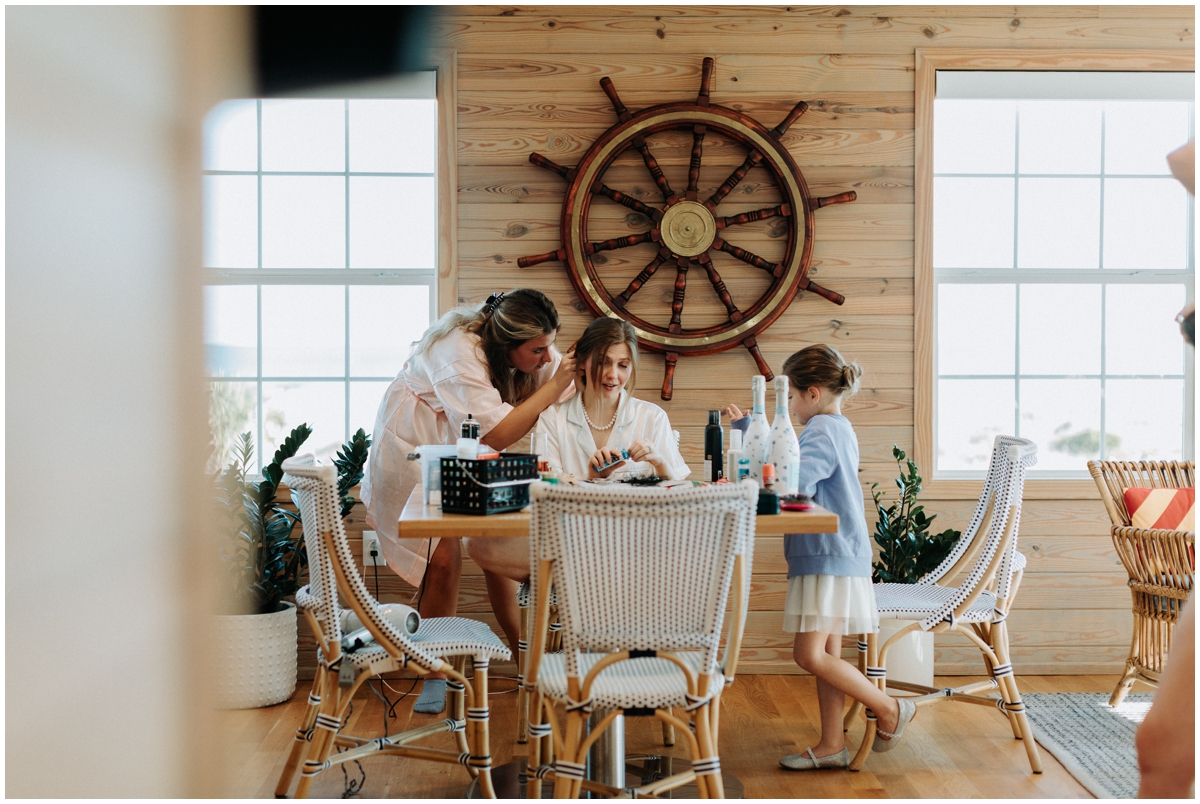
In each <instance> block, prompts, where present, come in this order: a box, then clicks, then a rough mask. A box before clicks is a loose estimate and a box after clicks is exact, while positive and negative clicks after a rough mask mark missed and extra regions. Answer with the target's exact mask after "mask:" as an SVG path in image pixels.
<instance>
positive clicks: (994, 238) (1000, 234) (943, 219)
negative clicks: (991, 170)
mask: <svg viewBox="0 0 1200 804" xmlns="http://www.w3.org/2000/svg"><path fill="white" fill-rule="evenodd" d="M933 188H934V189H933V264H934V267H936V268H1011V267H1012V249H1013V180H1012V179H950V178H935V179H934V180H933Z"/></svg>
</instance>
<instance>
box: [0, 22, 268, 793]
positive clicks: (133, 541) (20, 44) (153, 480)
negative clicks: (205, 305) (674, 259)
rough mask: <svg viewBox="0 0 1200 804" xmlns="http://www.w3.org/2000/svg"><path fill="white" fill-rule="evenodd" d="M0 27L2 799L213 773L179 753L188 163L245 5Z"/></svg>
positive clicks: (187, 713) (187, 562) (166, 785)
mask: <svg viewBox="0 0 1200 804" xmlns="http://www.w3.org/2000/svg"><path fill="white" fill-rule="evenodd" d="M5 27H6V30H5V39H6V54H5V58H6V135H7V141H6V169H7V175H6V187H5V202H6V204H5V210H6V238H7V240H6V252H5V258H6V288H5V290H6V295H5V314H6V331H5V336H6V349H5V357H6V385H5V390H6V393H5V402H6V421H5V425H6V427H5V430H6V454H5V459H6V460H5V465H6V473H5V479H6V484H5V494H6V511H5V525H6V540H5V558H6V567H5V570H6V571H5V582H6V587H5V603H6V617H5V619H6V649H7V650H6V667H5V669H6V690H5V692H6V700H5V703H6V738H7V739H6V749H5V752H6V771H5V773H6V779H5V781H6V791H5V792H6V794H7V795H9V796H21V797H24V796H88V797H99V796H179V795H187V794H189V793H192V794H194V793H199V792H203V791H205V790H212V789H213V788H206V787H205V786H204V785H203V784H199V783H198V782H197V781H196V780H197V779H198V778H201V777H200V776H199V775H197V774H196V773H195V772H194V770H193V767H194V763H190V762H187V761H185V756H187V754H188V752H189V751H190V750H191V749H192V746H193V744H194V742H195V738H197V737H202V736H203V734H204V729H203V728H201V730H200V731H199V732H198V733H197V732H190V731H189V727H190V726H193V725H200V726H203V725H204V724H203V720H204V718H203V717H199V718H197V717H196V712H195V710H194V709H193V707H194V705H195V701H194V699H192V698H189V697H188V695H189V692H190V691H191V690H192V689H194V682H195V680H196V679H195V677H194V674H191V673H192V671H191V668H192V667H194V666H195V663H194V662H193V661H192V660H193V659H194V657H195V654H196V648H195V645H194V642H195V640H194V631H193V630H192V629H191V628H190V627H189V623H190V622H191V618H192V617H194V614H193V609H194V606H193V603H192V600H193V598H192V595H193V594H198V593H200V592H202V591H203V584H197V582H196V581H197V579H198V577H199V573H200V572H201V571H202V570H201V569H200V567H198V561H197V556H199V555H201V550H200V548H199V547H198V545H197V543H196V541H197V539H196V533H195V527H194V526H193V525H190V524H189V520H193V521H194V519H195V517H194V514H195V507H196V501H197V492H196V483H195V481H196V478H197V474H196V470H197V469H198V468H199V466H200V461H201V450H202V448H203V444H202V439H203V435H202V433H203V429H204V421H203V415H204V414H203V412H204V402H203V383H202V379H201V377H202V365H201V358H202V351H201V347H200V340H201V339H200V321H201V311H200V303H201V300H200V292H199V278H198V270H199V269H198V266H199V232H200V220H199V209H200V204H199V196H198V193H199V182H198V177H197V176H196V174H197V173H198V170H199V150H198V143H199V121H200V118H201V116H202V115H203V112H204V109H205V108H206V107H207V106H208V105H210V104H211V103H212V102H213V101H215V100H216V99H217V98H218V97H219V96H220V95H221V94H223V90H228V89H230V88H235V87H236V82H237V79H238V78H239V77H241V78H244V76H245V72H244V65H245V64H246V61H245V30H246V27H245V23H244V16H243V14H242V12H240V11H238V10H236V9H228V8H227V9H195V8H192V9H186V8H181V7H145V6H143V7H126V8H113V7H107V8H106V7H96V6H93V7H75V8H54V7H11V6H10V7H9V8H8V9H7V10H6V13H5ZM190 674H191V675H190ZM210 781H211V779H210Z"/></svg>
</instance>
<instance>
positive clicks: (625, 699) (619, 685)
mask: <svg viewBox="0 0 1200 804" xmlns="http://www.w3.org/2000/svg"><path fill="white" fill-rule="evenodd" d="M676 655H677V656H679V658H681V659H683V661H684V663H685V664H686V665H687V666H688V667H689V668H691V670H692V672H693V673H700V672H702V668H701V666H700V665H701V663H702V661H703V654H702V653H701V652H699V651H680V652H679V653H677V654H676ZM604 656H605V654H603V653H585V654H582V655H581V656H580V657H579V672H580V674H581V675H586V674H587V673H588V672H589V671H591V669H592V667H593V666H594V665H595V664H596V662H598V661H600V660H601V659H602V658H604ZM712 678H713V680H712V688H713V689H721V688H722V687H723V686H724V685H725V677H724V676H722V675H721V674H720V673H715V674H713V677H712ZM538 689H540V690H541V691H542V692H543V693H545V694H546V695H547V696H549V697H550V698H553V699H554V700H556V701H565V700H567V665H566V657H565V656H564V655H563V654H561V653H547V654H546V655H544V656H543V657H542V664H541V669H540V671H539V672H538ZM592 706H593V707H595V708H596V709H665V708H668V707H686V706H688V700H687V678H686V677H685V676H684V674H683V671H682V670H680V669H679V665H677V664H675V663H674V662H672V661H670V660H668V659H649V658H642V659H629V660H628V661H624V662H617V663H616V664H614V665H612V666H611V667H606V668H605V669H604V670H602V671H601V672H600V675H598V676H597V677H596V680H595V681H594V682H593V683H592Z"/></svg>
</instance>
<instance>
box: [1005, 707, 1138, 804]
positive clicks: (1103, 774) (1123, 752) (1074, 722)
mask: <svg viewBox="0 0 1200 804" xmlns="http://www.w3.org/2000/svg"><path fill="white" fill-rule="evenodd" d="M1023 697H1024V700H1025V706H1026V712H1027V714H1028V715H1029V720H1030V721H1031V722H1032V723H1033V731H1034V735H1035V736H1036V738H1037V741H1038V743H1039V744H1040V745H1041V746H1042V747H1043V748H1045V749H1046V750H1047V751H1049V752H1050V753H1051V754H1053V755H1054V758H1055V759H1057V760H1058V761H1059V762H1061V763H1062V764H1063V767H1065V768H1066V769H1067V770H1068V771H1070V773H1071V775H1072V776H1074V777H1075V778H1076V779H1077V780H1079V783H1080V784H1082V785H1083V786H1084V787H1086V788H1087V790H1088V792H1089V793H1091V794H1092V795H1094V796H1095V797H1096V798H1136V797H1137V789H1138V779H1139V777H1138V769H1137V749H1136V748H1135V747H1134V742H1133V735H1134V733H1135V732H1136V731H1137V724H1139V723H1141V722H1142V718H1144V717H1145V716H1146V710H1148V709H1149V708H1150V702H1151V701H1152V700H1153V698H1154V694H1153V693H1150V692H1134V693H1130V694H1129V695H1126V696H1125V700H1124V701H1122V702H1121V705H1120V706H1118V707H1116V708H1113V707H1111V706H1109V705H1108V698H1109V693H1098V694H1090V693H1082V692H1035V693H1030V694H1028V695H1025V696H1023Z"/></svg>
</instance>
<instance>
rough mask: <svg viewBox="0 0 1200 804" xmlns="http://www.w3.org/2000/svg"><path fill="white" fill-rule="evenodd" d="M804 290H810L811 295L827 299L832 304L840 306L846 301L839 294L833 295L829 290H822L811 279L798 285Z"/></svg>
mask: <svg viewBox="0 0 1200 804" xmlns="http://www.w3.org/2000/svg"><path fill="white" fill-rule="evenodd" d="M800 287H801V288H803V289H804V290H811V291H812V292H813V293H815V294H817V295H818V296H820V297H821V298H822V299H828V300H829V301H831V302H833V303H834V304H842V303H844V302H845V301H846V297H845V296H843V295H842V294H840V293H834V292H833V291H832V290H830V289H829V288H823V287H821V286H820V285H818V284H817V283H816V282H814V281H812V280H811V279H807V278H806V279H805V280H804V284H802V285H800Z"/></svg>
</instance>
